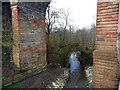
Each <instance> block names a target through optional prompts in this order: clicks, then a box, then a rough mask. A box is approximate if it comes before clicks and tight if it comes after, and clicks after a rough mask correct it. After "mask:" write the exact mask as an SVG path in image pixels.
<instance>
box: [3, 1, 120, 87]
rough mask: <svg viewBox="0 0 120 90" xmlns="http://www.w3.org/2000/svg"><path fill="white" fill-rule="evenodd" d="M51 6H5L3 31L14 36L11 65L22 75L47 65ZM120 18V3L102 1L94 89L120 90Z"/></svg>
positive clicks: (97, 31) (98, 26) (38, 4)
mask: <svg viewBox="0 0 120 90" xmlns="http://www.w3.org/2000/svg"><path fill="white" fill-rule="evenodd" d="M49 3H50V2H27V3H26V2H17V0H15V1H14V0H10V2H9V3H8V2H7V3H6V2H2V23H3V24H2V29H3V30H5V31H7V32H10V30H12V32H13V45H12V52H13V54H12V58H13V59H12V61H11V62H12V63H13V64H14V66H15V67H16V68H17V69H18V70H19V71H24V72H25V71H27V70H32V69H36V68H41V67H42V66H45V65H46V64H47V63H46V41H45V40H46V39H45V28H46V27H45V12H46V8H47V6H48V4H49ZM119 18H120V17H119V1H118V0H110V1H109V0H98V2H97V23H96V50H95V51H94V53H93V85H92V87H93V88H115V87H116V82H117V77H116V74H117V64H118V58H117V48H116V43H117V38H118V22H119ZM8 21H10V23H9V22H8ZM10 26H12V28H9V27H10ZM3 37H5V36H3Z"/></svg>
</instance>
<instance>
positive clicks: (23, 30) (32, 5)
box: [11, 2, 49, 71]
mask: <svg viewBox="0 0 120 90" xmlns="http://www.w3.org/2000/svg"><path fill="white" fill-rule="evenodd" d="M48 4H49V2H19V3H15V2H14V3H11V5H12V6H11V9H12V25H13V63H14V65H15V66H16V69H18V70H20V71H24V70H29V69H34V68H35V69H36V68H41V67H43V66H44V65H46V39H45V12H46V8H47V5H48Z"/></svg>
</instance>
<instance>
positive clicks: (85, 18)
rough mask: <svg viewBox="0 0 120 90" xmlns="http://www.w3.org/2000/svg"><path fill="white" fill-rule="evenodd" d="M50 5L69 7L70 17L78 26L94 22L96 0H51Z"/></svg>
mask: <svg viewBox="0 0 120 90" xmlns="http://www.w3.org/2000/svg"><path fill="white" fill-rule="evenodd" d="M50 5H51V6H52V7H54V8H56V9H61V8H63V9H69V11H70V19H71V20H73V21H72V22H73V23H74V24H75V25H76V27H78V28H83V27H87V28H90V26H91V24H92V23H96V13H97V0H52V2H51V4H50Z"/></svg>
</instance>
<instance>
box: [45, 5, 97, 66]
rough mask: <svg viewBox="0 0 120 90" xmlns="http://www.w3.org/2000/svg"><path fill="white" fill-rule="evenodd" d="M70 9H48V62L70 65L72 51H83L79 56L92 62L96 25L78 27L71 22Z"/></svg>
mask: <svg viewBox="0 0 120 90" xmlns="http://www.w3.org/2000/svg"><path fill="white" fill-rule="evenodd" d="M68 11H69V10H68ZM68 11H67V12H66V11H64V10H63V9H60V10H58V11H57V10H54V9H53V10H52V9H51V7H48V9H47V15H46V18H47V19H46V23H47V29H46V35H47V60H48V63H53V65H54V63H58V64H60V65H61V66H62V67H66V66H67V67H68V66H69V65H68V58H69V54H70V53H71V52H72V51H80V52H82V54H81V55H80V56H79V57H80V60H81V61H82V62H83V63H84V64H85V63H86V64H88V63H91V62H92V53H93V50H94V49H95V25H94V24H92V25H91V29H87V28H83V29H79V28H76V27H75V26H74V25H73V24H71V22H70V21H71V20H70V18H69V15H70V14H69V12H68ZM56 24H57V25H56Z"/></svg>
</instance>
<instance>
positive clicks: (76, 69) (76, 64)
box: [64, 52, 89, 88]
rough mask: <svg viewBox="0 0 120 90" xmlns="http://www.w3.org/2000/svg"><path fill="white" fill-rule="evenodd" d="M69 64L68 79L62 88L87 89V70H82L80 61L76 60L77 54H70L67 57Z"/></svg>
mask: <svg viewBox="0 0 120 90" xmlns="http://www.w3.org/2000/svg"><path fill="white" fill-rule="evenodd" d="M69 64H70V68H69V69H70V79H69V81H68V82H67V83H66V85H65V87H64V88H89V79H88V78H87V76H86V72H89V71H88V70H89V69H86V70H83V69H82V66H81V64H80V61H79V60H78V59H77V54H76V53H75V52H72V53H71V54H70V57H69Z"/></svg>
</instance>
